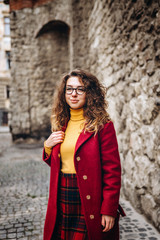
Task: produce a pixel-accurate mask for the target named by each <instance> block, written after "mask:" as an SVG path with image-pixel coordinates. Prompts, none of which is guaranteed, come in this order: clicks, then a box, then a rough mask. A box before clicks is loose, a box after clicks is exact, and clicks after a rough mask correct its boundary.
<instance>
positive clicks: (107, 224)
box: [101, 215, 115, 232]
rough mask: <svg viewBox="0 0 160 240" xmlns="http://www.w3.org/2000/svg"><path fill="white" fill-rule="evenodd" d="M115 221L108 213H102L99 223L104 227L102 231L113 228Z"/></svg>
mask: <svg viewBox="0 0 160 240" xmlns="http://www.w3.org/2000/svg"><path fill="white" fill-rule="evenodd" d="M114 222H115V218H114V217H112V216H108V215H102V221H101V224H102V226H103V227H104V229H103V232H107V231H109V230H110V229H112V228H113V226H114Z"/></svg>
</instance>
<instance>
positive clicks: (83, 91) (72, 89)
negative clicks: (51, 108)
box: [65, 87, 86, 95]
mask: <svg viewBox="0 0 160 240" xmlns="http://www.w3.org/2000/svg"><path fill="white" fill-rule="evenodd" d="M67 88H69V89H67ZM68 90H71V92H69V93H68V92H67V91H68ZM74 90H75V91H76V94H78V95H83V94H84V93H85V91H86V89H85V88H84V87H77V88H73V87H66V89H65V92H66V94H67V95H71V94H72V93H73V91H74ZM77 90H81V91H82V92H81V93H79V92H78V91H77Z"/></svg>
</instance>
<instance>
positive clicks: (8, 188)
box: [0, 132, 160, 240]
mask: <svg viewBox="0 0 160 240" xmlns="http://www.w3.org/2000/svg"><path fill="white" fill-rule="evenodd" d="M0 143H1V147H0V203H1V204H0V240H4V239H12V240H13V239H23V240H31V239H33V240H34V239H35V240H42V238H43V237H42V236H43V225H44V218H45V213H46V207H47V198H48V187H49V167H48V166H47V164H45V163H44V162H43V161H42V160H41V159H42V158H41V156H42V147H40V146H39V145H35V144H33V145H29V144H17V145H14V144H11V137H10V134H9V133H2V132H1V133H0ZM6 147H7V148H6ZM121 204H122V206H123V207H124V209H125V211H126V214H127V217H125V218H123V219H121V220H120V236H121V238H120V239H121V240H135V239H138V240H139V239H146V240H158V239H160V235H159V234H158V232H157V231H156V230H155V229H154V228H153V227H152V226H151V225H150V224H149V223H148V222H147V221H146V220H145V219H144V218H143V217H142V216H141V215H139V214H138V213H137V212H135V211H134V210H133V208H132V207H131V205H130V204H129V202H127V201H125V200H121Z"/></svg>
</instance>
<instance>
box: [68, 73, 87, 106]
mask: <svg viewBox="0 0 160 240" xmlns="http://www.w3.org/2000/svg"><path fill="white" fill-rule="evenodd" d="M72 88H76V90H75V89H74V90H73V89H72ZM77 88H78V90H77ZM65 98H66V102H67V104H68V105H69V106H70V108H72V109H79V108H83V106H84V104H85V102H86V92H85V90H84V84H83V83H82V81H81V79H80V78H78V77H76V76H75V77H70V78H69V79H68V80H67V82H66V93H65Z"/></svg>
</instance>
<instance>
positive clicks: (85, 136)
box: [75, 131, 94, 153]
mask: <svg viewBox="0 0 160 240" xmlns="http://www.w3.org/2000/svg"><path fill="white" fill-rule="evenodd" d="M93 134H94V133H93V132H91V133H90V132H84V131H83V132H82V133H81V134H80V135H79V137H78V140H77V143H76V147H75V153H76V152H77V150H78V149H79V148H80V146H82V144H84V143H85V142H86V141H87V140H88V139H89V138H90V137H91V136H92V135H93Z"/></svg>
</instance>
